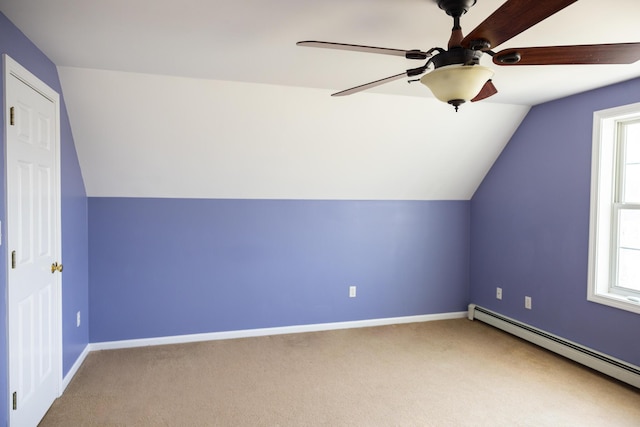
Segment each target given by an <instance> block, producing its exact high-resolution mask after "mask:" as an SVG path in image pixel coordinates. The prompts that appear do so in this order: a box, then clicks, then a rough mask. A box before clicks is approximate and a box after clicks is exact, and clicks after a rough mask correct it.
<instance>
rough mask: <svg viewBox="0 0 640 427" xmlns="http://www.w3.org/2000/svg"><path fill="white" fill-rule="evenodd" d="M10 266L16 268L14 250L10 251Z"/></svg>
mask: <svg viewBox="0 0 640 427" xmlns="http://www.w3.org/2000/svg"><path fill="white" fill-rule="evenodd" d="M11 268H16V251H11Z"/></svg>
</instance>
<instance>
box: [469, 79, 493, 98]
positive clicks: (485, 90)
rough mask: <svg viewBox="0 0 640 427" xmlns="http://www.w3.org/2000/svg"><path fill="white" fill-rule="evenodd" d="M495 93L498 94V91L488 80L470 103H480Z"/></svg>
mask: <svg viewBox="0 0 640 427" xmlns="http://www.w3.org/2000/svg"><path fill="white" fill-rule="evenodd" d="M496 93H498V89H496V87H495V85H494V84H493V82H492V81H491V79H489V80H487V82H486V83H485V84H484V86H482V89H480V93H478V94H477V95H476V97H475V98H473V99H472V100H471V102H478V101H482V100H483V99H486V98H488V97H490V96H493V95H495V94H496Z"/></svg>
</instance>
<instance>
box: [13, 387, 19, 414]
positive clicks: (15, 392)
mask: <svg viewBox="0 0 640 427" xmlns="http://www.w3.org/2000/svg"><path fill="white" fill-rule="evenodd" d="M16 409H18V392H17V391H14V392H13V410H14V411H15V410H16Z"/></svg>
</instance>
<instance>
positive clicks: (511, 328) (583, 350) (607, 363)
mask: <svg viewBox="0 0 640 427" xmlns="http://www.w3.org/2000/svg"><path fill="white" fill-rule="evenodd" d="M468 317H469V319H470V320H474V319H476V320H480V321H481V322H484V323H487V324H489V325H491V326H494V327H496V328H498V329H502V330H503V331H505V332H508V333H510V334H512V335H515V336H517V337H520V338H522V339H524V340H527V341H529V342H531V343H533V344H536V345H538V346H540V347H543V348H546V349H547V350H550V351H553V352H554V353H557V354H559V355H561V356H564V357H566V358H568V359H571V360H573V361H575V362H578V363H580V364H582V365H585V366H588V367H589V368H591V369H595V370H596V371H599V372H602V373H603V374H606V375H609V376H610V377H613V378H616V379H618V380H620V381H623V382H625V383H627V384H631V385H632V386H634V387H637V388H640V368H639V367H637V366H635V365H631V364H629V363H626V362H624V361H622V360H619V359H616V358H613V357H611V356H607V355H606V354H604V353H600V352H598V351H595V350H592V349H590V348H588V347H584V346H582V345H580V344H576V343H574V342H571V341H569V340H566V339H564V338H561V337H559V336H557V335H553V334H550V333H548V332H545V331H543V330H541V329H538V328H534V327H533V326H529V325H527V324H525V323H522V322H519V321H517V320H514V319H511V318H509V317H506V316H503V315H501V314H498V313H496V312H494V311H491V310H487V309H486V308H483V307H479V306H477V305H475V304H469V312H468Z"/></svg>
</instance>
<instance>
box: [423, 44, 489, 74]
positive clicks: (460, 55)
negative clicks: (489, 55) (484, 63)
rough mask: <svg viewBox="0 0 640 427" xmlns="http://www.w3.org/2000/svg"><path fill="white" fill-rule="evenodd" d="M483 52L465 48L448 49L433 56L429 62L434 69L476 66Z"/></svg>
mask: <svg viewBox="0 0 640 427" xmlns="http://www.w3.org/2000/svg"><path fill="white" fill-rule="evenodd" d="M482 54H483V52H482V51H480V50H472V49H465V48H461V47H460V48H455V49H449V50H447V51H445V52H441V53H439V54H437V55H434V56H433V57H432V58H431V60H430V61H429V62H431V63H432V64H433V67H434V68H435V69H438V68H440V67H444V66H447V65H454V64H460V65H478V64H479V63H480V57H481V56H482Z"/></svg>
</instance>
